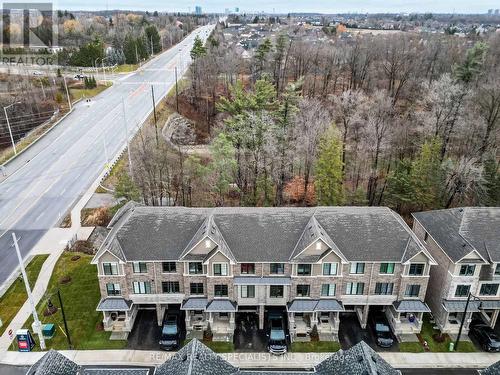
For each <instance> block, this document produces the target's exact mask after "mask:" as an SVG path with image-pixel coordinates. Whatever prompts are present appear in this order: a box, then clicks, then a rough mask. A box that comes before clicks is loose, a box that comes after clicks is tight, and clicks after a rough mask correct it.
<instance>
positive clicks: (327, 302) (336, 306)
mask: <svg viewBox="0 0 500 375" xmlns="http://www.w3.org/2000/svg"><path fill="white" fill-rule="evenodd" d="M314 311H344V306H342V302H339V301H337V300H336V299H320V300H319V301H318V304H317V305H316V307H315V308H314Z"/></svg>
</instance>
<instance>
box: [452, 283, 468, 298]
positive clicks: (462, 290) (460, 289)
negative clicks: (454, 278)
mask: <svg viewBox="0 0 500 375" xmlns="http://www.w3.org/2000/svg"><path fill="white" fill-rule="evenodd" d="M469 290H470V285H457V289H455V297H467V296H468V295H469Z"/></svg>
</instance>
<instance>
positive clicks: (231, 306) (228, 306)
mask: <svg viewBox="0 0 500 375" xmlns="http://www.w3.org/2000/svg"><path fill="white" fill-rule="evenodd" d="M207 311H208V312H235V311H236V304H235V303H233V302H232V301H230V300H228V299H213V300H212V301H211V302H210V303H209V304H208V305H207Z"/></svg>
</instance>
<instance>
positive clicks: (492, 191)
mask: <svg viewBox="0 0 500 375" xmlns="http://www.w3.org/2000/svg"><path fill="white" fill-rule="evenodd" d="M483 178H484V188H485V196H484V198H483V201H482V202H481V203H482V204H484V205H485V206H494V207H495V206H500V164H499V163H497V162H496V160H495V156H494V155H491V156H490V157H489V158H487V159H486V160H485V161H484V172H483Z"/></svg>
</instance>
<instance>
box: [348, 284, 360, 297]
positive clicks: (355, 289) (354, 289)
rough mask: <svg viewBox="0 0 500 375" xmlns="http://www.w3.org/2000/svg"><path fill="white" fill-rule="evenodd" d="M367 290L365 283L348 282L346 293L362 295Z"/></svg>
mask: <svg viewBox="0 0 500 375" xmlns="http://www.w3.org/2000/svg"><path fill="white" fill-rule="evenodd" d="M364 290H365V283H347V285H346V290H345V294H350V295H361V294H363V292H364Z"/></svg>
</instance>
